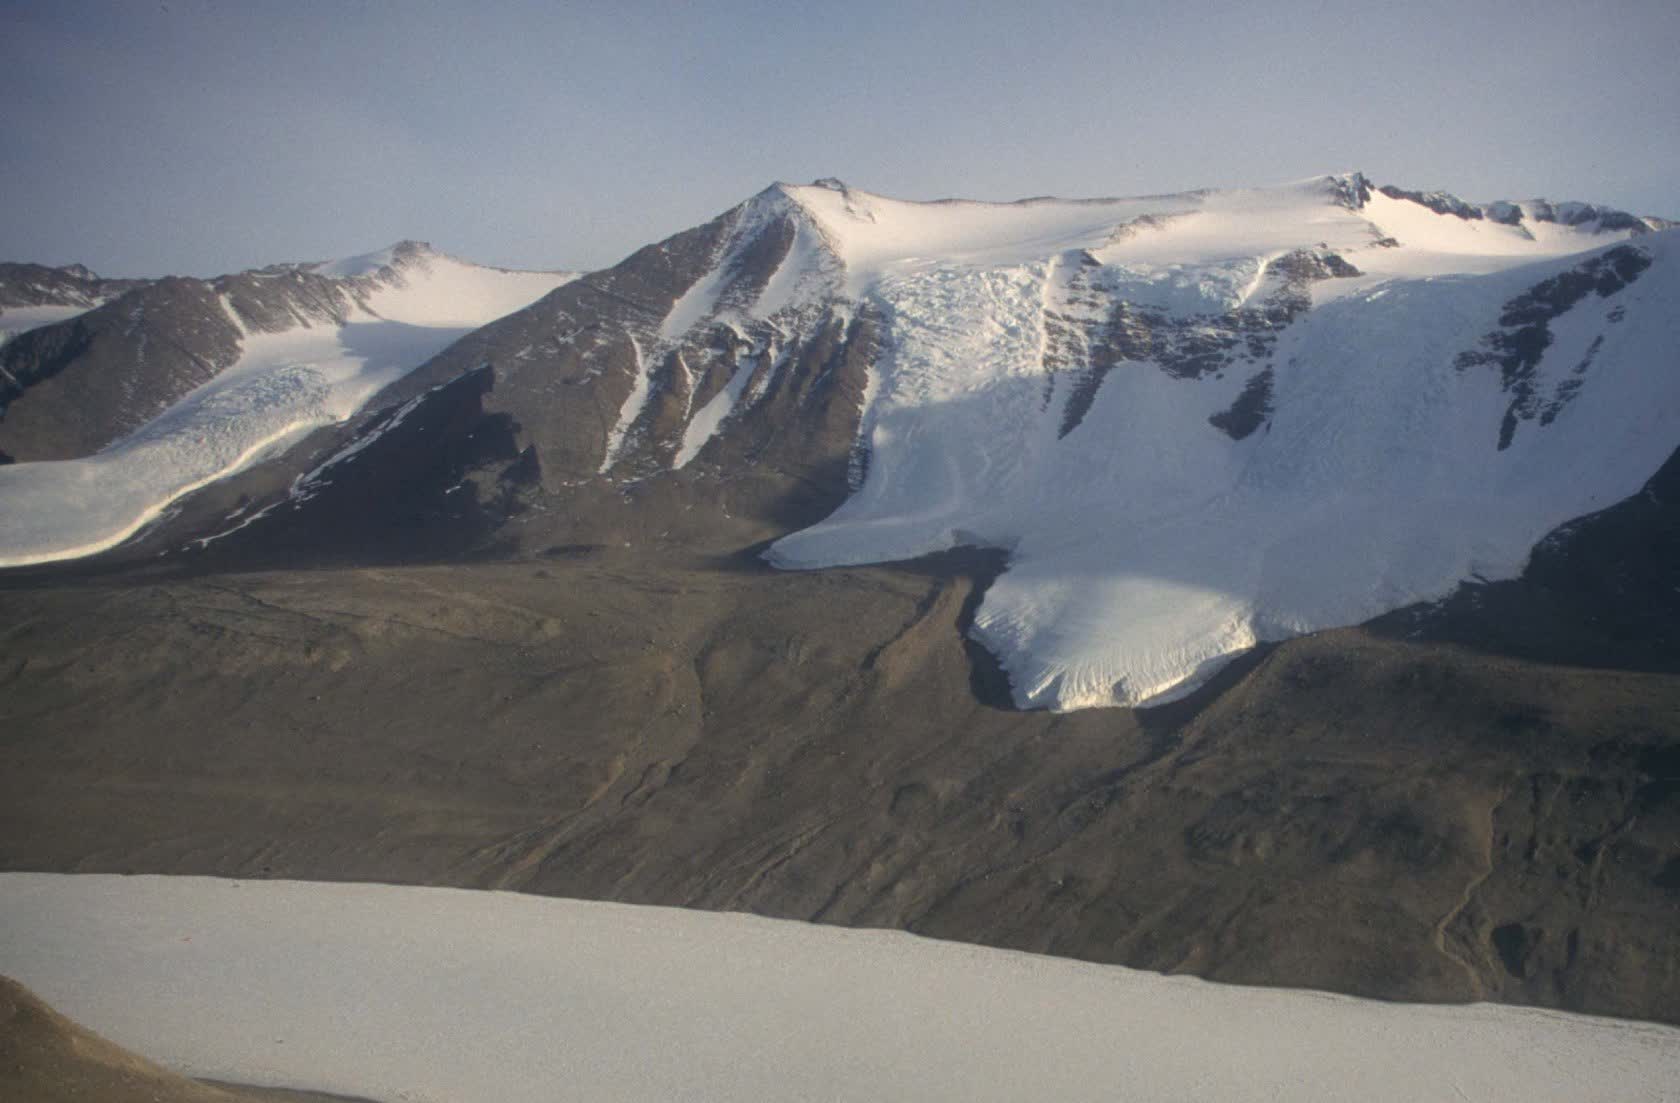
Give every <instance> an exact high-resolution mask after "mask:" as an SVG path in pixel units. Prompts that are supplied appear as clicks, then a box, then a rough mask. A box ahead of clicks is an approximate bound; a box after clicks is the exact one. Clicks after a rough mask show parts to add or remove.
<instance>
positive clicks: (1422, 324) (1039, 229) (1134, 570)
mask: <svg viewBox="0 0 1680 1103" xmlns="http://www.w3.org/2000/svg"><path fill="white" fill-rule="evenodd" d="M1338 183H1339V182H1338V181H1335V180H1325V179H1323V178H1320V179H1317V180H1311V181H1304V182H1302V183H1300V184H1295V185H1289V186H1285V187H1280V188H1272V189H1263V190H1256V191H1245V192H1225V193H1198V194H1194V195H1190V196H1179V197H1168V198H1166V199H1160V200H1129V201H1113V202H1109V201H1102V202H1093V203H1062V202H1055V201H1034V202H1029V203H1022V204H972V203H943V204H914V203H904V202H900V201H896V200H888V199H883V198H881V197H877V196H868V195H865V194H863V193H858V192H855V191H846V192H836V191H833V190H830V189H826V188H802V189H792V190H791V193H792V194H793V195H794V196H795V198H796V199H797V200H798V201H799V202H800V203H802V204H803V205H805V206H806V208H807V209H808V210H810V211H811V212H813V214H814V216H815V218H816V220H817V221H818V223H819V224H820V225H821V227H822V229H823V233H824V236H825V238H826V240H827V241H828V242H829V243H830V244H831V246H832V247H833V248H834V249H835V251H836V252H837V254H838V255H839V256H840V258H841V259H842V261H843V262H844V264H845V266H846V286H847V288H848V289H849V291H850V292H851V293H852V294H854V295H856V296H857V297H859V298H860V299H865V300H868V301H870V302H872V303H873V304H874V306H875V307H876V308H877V309H878V313H879V315H880V317H881V318H882V319H883V325H884V328H885V333H884V336H883V345H884V351H883V353H882V356H881V358H880V360H879V362H878V363H877V364H876V365H875V373H876V378H875V380H874V381H873V387H872V390H873V394H872V397H871V398H870V400H869V408H868V409H867V410H866V411H865V412H864V416H863V420H862V425H863V426H864V433H865V441H864V443H865V444H866V446H867V448H868V451H869V464H868V474H867V478H866V479H865V481H864V482H863V485H862V486H861V487H860V488H859V489H858V490H857V492H856V493H855V494H854V495H853V496H852V497H851V498H850V499H849V500H848V501H846V502H845V503H844V504H843V505H842V506H841V507H840V508H839V509H838V510H837V511H836V512H835V513H834V514H833V515H832V516H830V517H829V518H827V519H826V520H824V521H823V522H821V523H819V524H817V525H814V526H812V527H810V528H808V529H805V530H803V531H801V532H798V533H795V534H793V535H791V536H788V537H786V538H784V539H782V540H781V541H779V542H778V543H777V544H776V545H775V546H774V547H773V548H772V550H771V552H770V553H769V558H770V560H771V562H773V563H775V564H776V565H778V566H781V567H789V568H809V567H822V566H831V565H841V564H859V563H869V562H882V561H890V560H897V559H905V558H910V557H914V556H919V555H924V554H927V553H930V552H935V551H940V550H944V549H946V548H949V547H952V546H954V545H958V544H983V545H988V546H994V547H999V548H1003V549H1007V550H1008V551H1009V553H1010V558H1009V567H1008V570H1007V571H1006V572H1005V573H1004V574H1003V575H1002V576H1001V577H1000V578H999V579H998V580H997V581H996V582H995V583H994V584H993V585H992V587H991V589H990V590H989V591H988V593H987V595H986V597H985V600H984V602H983V604H982V605H981V607H980V609H979V610H978V613H977V615H976V617H975V621H974V633H975V635H976V636H977V637H978V638H979V639H980V641H981V642H983V643H984V644H985V645H986V646H987V647H988V648H989V649H990V650H992V651H993V652H994V653H995V654H996V655H997V656H998V658H999V659H1000V661H1001V662H1002V663H1003V665H1004V667H1005V669H1006V670H1007V672H1008V673H1009V676H1010V680H1011V684H1012V686H1013V690H1014V695H1015V699H1016V701H1017V703H1018V704H1020V705H1022V706H1024V707H1048V708H1053V709H1074V708H1083V707H1090V706H1101V705H1146V704H1156V703H1161V702H1163V701H1166V700H1170V699H1172V698H1174V697H1176V696H1180V695H1182V694H1184V693H1186V692H1188V691H1189V690H1191V689H1193V688H1194V687H1195V686H1196V685H1198V684H1200V683H1201V682H1203V681H1205V680H1206V679H1207V678H1208V677H1209V676H1211V675H1212V674H1213V673H1214V672H1216V671H1217V670H1218V669H1219V668H1220V667H1221V666H1222V665H1224V664H1225V663H1226V662H1228V661H1229V660H1230V659H1231V658H1233V657H1235V656H1236V655H1238V654H1240V653H1241V652H1243V651H1244V650H1246V649H1248V648H1250V647H1252V646H1254V645H1255V644H1256V643H1257V642H1260V641H1265V640H1279V639H1284V638H1288V637H1290V636H1296V635H1301V634H1304V633H1308V632H1313V631H1316V630H1319V629H1323V628H1328V627H1333V626H1340V625H1348V624H1355V623H1359V622H1361V621H1364V620H1367V619H1369V618H1371V617H1373V616H1375V615H1378V614H1381V613H1383V612H1386V611H1388V610H1392V609H1395V608H1398V607H1400V606H1403V605H1406V604H1410V603H1412V602H1416V601H1421V600H1430V599H1435V598H1438V597H1441V596H1443V595H1445V594H1446V593H1448V592H1450V591H1451V590H1452V589H1453V588H1454V587H1455V586H1456V585H1457V584H1458V583H1459V582H1460V581H1461V580H1465V579H1469V578H1472V577H1480V578H1484V579H1498V578H1507V577H1512V576H1514V575H1516V574H1518V573H1520V571H1521V570H1522V568H1523V566H1524V564H1525V563H1526V561H1527V557H1528V554H1529V551H1530V550H1531V549H1532V547H1533V546H1534V544H1535V543H1536V542H1537V541H1538V540H1540V539H1541V538H1542V537H1544V536H1545V534H1546V533H1547V532H1548V531H1550V530H1551V529H1552V528H1554V527H1556V526H1557V525H1559V524H1561V523H1563V522H1565V521H1567V520H1570V519H1571V518H1574V517H1578V516H1580V515H1582V514H1585V513H1589V512H1592V511H1594V510H1597V509H1601V508H1604V507H1606V506H1608V505H1611V504H1613V503H1614V502H1616V501H1618V500H1620V499H1622V498H1624V497H1627V496H1629V495H1631V494H1633V493H1636V492H1637V491H1638V490H1639V488H1640V486H1641V485H1642V484H1643V483H1644V481H1645V480H1646V479H1648V478H1649V477H1650V475H1651V474H1652V473H1653V472H1655V471H1656V469H1657V468H1658V467H1659V466H1660V465H1661V464H1662V462H1663V460H1664V459H1666V458H1667V456H1668V455H1669V453H1670V452H1671V451H1672V450H1673V448H1674V446H1675V444H1676V442H1677V441H1680V373H1676V372H1674V371H1672V370H1670V369H1671V368H1672V350H1673V349H1674V348H1676V347H1680V311H1677V310H1676V309H1675V304H1676V303H1680V273H1677V267H1676V266H1677V264H1680V259H1677V258H1676V256H1675V253H1676V249H1677V243H1676V240H1675V234H1674V233H1673V232H1672V231H1669V232H1661V233H1650V234H1645V235H1642V236H1641V237H1640V238H1639V239H1638V248H1639V249H1640V250H1642V252H1643V254H1644V255H1645V256H1646V257H1648V258H1649V259H1650V260H1651V262H1652V263H1651V264H1650V266H1649V268H1648V269H1647V270H1645V271H1644V272H1643V273H1642V274H1640V275H1639V277H1638V278H1637V279H1635V280H1634V281H1633V282H1632V283H1631V284H1629V285H1628V286H1626V287H1623V288H1620V289H1619V290H1616V291H1614V292H1613V293H1610V294H1608V295H1601V294H1598V293H1589V294H1587V295H1586V296H1585V297H1584V298H1582V299H1581V300H1580V301H1578V302H1577V303H1575V304H1574V305H1573V307H1572V308H1570V309H1568V310H1567V311H1565V312H1564V313H1562V314H1560V315H1559V316H1558V317H1556V318H1554V319H1553V320H1551V321H1550V323H1549V331H1550V337H1551V341H1550V344H1549V346H1548V347H1547V348H1546V350H1545V353H1544V356H1543V357H1542V359H1541V360H1540V363H1539V365H1538V368H1537V370H1536V375H1535V386H1536V388H1537V389H1538V390H1539V391H1541V392H1544V393H1546V394H1562V393H1566V392H1572V393H1571V394H1570V397H1571V398H1572V401H1569V402H1568V403H1567V404H1566V405H1564V406H1562V408H1561V410H1560V412H1558V413H1557V414H1556V415H1555V418H1554V420H1552V421H1551V422H1550V423H1549V424H1544V425H1541V424H1539V423H1536V422H1525V423H1523V424H1522V425H1521V426H1520V427H1519V429H1518V431H1517V432H1516V434H1515V436H1514V439H1512V440H1511V441H1510V444H1509V446H1508V447H1505V448H1501V447H1500V446H1499V442H1500V438H1501V422H1502V419H1504V418H1505V417H1506V413H1507V410H1508V409H1509V408H1510V406H1511V404H1512V400H1513V399H1512V394H1511V392H1510V391H1508V390H1507V389H1506V388H1505V385H1504V383H1503V382H1502V379H1501V373H1500V369H1499V367H1498V366H1497V365H1494V366H1489V365H1486V364H1478V365H1473V366H1468V367H1467V366H1465V365H1464V364H1462V363H1461V362H1460V359H1459V358H1460V354H1462V353H1464V352H1466V351H1467V350H1473V349H1476V348H1478V347H1479V343H1480V342H1481V341H1482V340H1483V339H1484V337H1485V336H1486V335H1487V334H1489V333H1490V332H1492V331H1496V330H1498V329H1499V328H1500V325H1501V316H1502V313H1503V311H1504V306H1505V304H1507V303H1508V302H1510V301H1511V300H1513V299H1515V298H1517V297H1518V296H1521V295H1523V294H1524V293H1525V292H1526V291H1528V290H1529V289H1530V288H1532V287H1534V286H1535V285H1537V284H1540V283H1542V282H1543V281H1545V280H1547V279H1549V278H1551V277H1554V276H1556V275H1558V274H1559V273H1560V272H1564V271H1566V270H1568V269H1570V268H1572V267H1574V266H1576V265H1579V264H1581V263H1582V262H1583V261H1585V260H1588V259H1590V256H1591V255H1592V253H1593V252H1594V251H1597V252H1598V253H1603V252H1604V251H1606V250H1607V249H1609V248H1614V247H1615V246H1616V245H1617V244H1618V243H1620V242H1621V241H1622V240H1623V239H1624V238H1625V237H1626V236H1627V235H1626V233H1617V232H1595V229H1596V224H1594V225H1592V226H1587V227H1585V228H1582V227H1570V226H1565V225H1562V224H1559V223H1537V224H1536V226H1537V227H1538V232H1536V231H1535V228H1534V227H1528V226H1513V225H1505V224H1501V223H1499V222H1496V221H1492V220H1485V219H1484V220H1466V219H1463V218H1458V217H1454V216H1452V215H1443V214H1440V213H1437V212H1435V211H1432V210H1429V209H1427V208H1425V207H1423V206H1421V205H1419V204H1417V203H1415V202H1410V201H1407V200H1402V199H1393V198H1390V197H1388V196H1385V195H1382V194H1381V193H1374V194H1372V195H1371V197H1370V199H1369V200H1368V201H1366V202H1365V203H1364V204H1363V205H1362V206H1359V207H1358V208H1357V209H1356V208H1355V207H1354V206H1351V205H1347V204H1344V203H1340V202H1337V201H1336V196H1337V194H1338V187H1337V186H1336V185H1337V184H1338ZM1396 242H1398V244H1396ZM1301 251H1306V252H1308V253H1311V254H1312V255H1314V256H1317V257H1323V256H1327V255H1334V256H1335V257H1337V258H1340V260H1342V261H1345V262H1346V263H1347V264H1348V265H1351V266H1352V268H1351V269H1348V270H1347V271H1348V274H1345V275H1343V276H1341V277H1338V278H1320V279H1315V280H1313V281H1311V282H1310V284H1309V285H1307V286H1306V288H1305V289H1304V290H1300V286H1299V283H1298V281H1297V283H1296V285H1295V286H1296V287H1297V290H1299V291H1300V294H1301V295H1302V296H1303V299H1302V301H1301V307H1300V309H1299V310H1297V311H1296V312H1295V313H1293V314H1292V315H1290V316H1289V317H1288V319H1287V320H1286V321H1284V322H1282V323H1280V324H1278V325H1277V326H1275V327H1274V328H1273V329H1272V330H1271V331H1269V335H1270V338H1271V341H1270V344H1268V345H1265V346H1263V347H1258V348H1244V347H1242V346H1241V345H1240V344H1239V345H1238V347H1236V348H1235V349H1234V350H1233V351H1231V352H1230V354H1229V355H1225V356H1223V357H1222V358H1219V359H1217V360H1216V361H1215V363H1216V364H1217V369H1216V370H1205V371H1204V370H1200V369H1197V370H1182V368H1181V367H1175V366H1174V365H1172V364H1163V363H1161V362H1159V361H1158V359H1157V358H1156V357H1155V354H1154V353H1153V352H1152V351H1151V349H1152V348H1159V347H1160V346H1159V345H1155V346H1151V345H1150V344H1149V343H1148V340H1147V339H1139V340H1133V341H1132V342H1131V343H1130V344H1123V345H1122V349H1121V351H1123V352H1126V353H1127V354H1128V355H1130V356H1133V357H1136V358H1134V359H1124V358H1122V359H1120V360H1119V361H1117V362H1115V363H1113V364H1111V365H1108V366H1107V369H1106V372H1105V373H1104V374H1102V375H1101V377H1100V378H1099V379H1097V380H1096V384H1095V389H1094V397H1092V396H1091V393H1090V386H1091V384H1090V379H1089V378H1086V379H1085V381H1084V383H1083V384H1082V383H1081V382H1080V380H1079V379H1075V378H1070V374H1072V373H1070V372H1069V371H1068V370H1067V369H1066V365H1063V370H1062V371H1060V372H1059V373H1058V372H1057V371H1055V370H1054V365H1053V364H1052V363H1051V359H1052V358H1050V357H1048V356H1047V355H1046V352H1047V349H1049V348H1050V347H1051V346H1052V345H1053V344H1054V343H1055V340H1056V339H1057V335H1058V334H1060V335H1061V336H1062V337H1064V338H1065V337H1066V334H1067V332H1069V331H1070V325H1071V327H1072V331H1073V332H1075V335H1076V338H1077V340H1076V341H1075V343H1076V344H1077V343H1078V342H1079V341H1085V340H1087V337H1088V335H1089V333H1090V332H1094V331H1093V330H1091V329H1090V328H1089V325H1086V328H1084V329H1081V328H1079V325H1084V324H1086V323H1089V324H1090V325H1101V324H1103V319H1104V318H1106V317H1107V316H1108V312H1109V311H1111V310H1112V309H1113V306H1114V304H1115V303H1116V302H1124V303H1125V304H1127V307H1128V309H1131V310H1133V312H1134V313H1133V315H1132V317H1133V318H1134V320H1135V319H1137V318H1142V319H1143V320H1142V322H1141V323H1139V324H1141V325H1142V326H1143V330H1142V331H1141V332H1143V333H1145V335H1146V336H1147V333H1148V331H1149V330H1150V328H1151V327H1153V328H1154V329H1158V330H1159V329H1171V330H1172V331H1173V332H1175V333H1176V334H1177V335H1178V338H1179V339H1181V340H1185V341H1190V340H1194V339H1197V338H1198V337H1205V338H1206V339H1207V340H1210V341H1216V340H1217V339H1218V337H1219V333H1220V331H1219V328H1218V319H1219V318H1220V317H1221V316H1224V315H1228V314H1229V312H1231V311H1234V310H1238V309H1239V308H1241V309H1245V310H1256V311H1257V310H1262V309H1264V308H1265V307H1266V304H1267V302H1268V301H1270V297H1271V296H1273V295H1275V294H1277V293H1279V292H1280V290H1282V289H1284V288H1285V287H1286V285H1288V284H1289V279H1288V275H1287V274H1288V273H1289V272H1290V270H1291V269H1290V266H1289V262H1288V258H1290V257H1291V256H1293V255H1295V254H1297V253H1299V252H1301ZM1354 270H1357V271H1356V272H1355V271H1354ZM1076 277H1077V279H1078V280H1079V281H1080V287H1082V288H1083V289H1084V290H1083V291H1082V292H1081V291H1080V290H1079V288H1076V287H1075V284H1074V280H1075V278H1076ZM1092 288H1095V289H1098V291H1100V295H1096V296H1095V297H1093V294H1094V293H1093V292H1092V291H1091V290H1090V289H1092ZM1308 307H1310V309H1309V308H1308ZM1140 311H1141V312H1142V313H1141V314H1140V313H1138V312H1140ZM1069 319H1072V320H1073V323H1078V324H1073V323H1070V322H1069ZM1052 330H1055V332H1052ZM1081 335H1083V336H1081ZM1595 342H1596V344H1595ZM1583 362H1589V363H1590V366H1589V367H1588V368H1584V369H1583V368H1580V365H1582V364H1583ZM1169 369H1172V370H1169ZM1262 373H1267V374H1266V375H1265V378H1264V379H1259V377H1260V376H1261V374H1262ZM1572 378H1573V379H1578V380H1579V383H1578V384H1570V383H1569V382H1568V381H1569V380H1571V379H1572ZM1257 380H1258V382H1257ZM1251 384H1254V385H1256V386H1260V385H1262V384H1263V385H1264V388H1265V389H1266V390H1267V392H1268V393H1267V400H1268V401H1267V407H1268V408H1267V410H1266V413H1265V416H1264V419H1263V423H1262V424H1260V425H1259V427H1258V428H1257V429H1256V430H1255V431H1252V432H1249V433H1247V434H1232V433H1228V432H1226V431H1224V430H1222V429H1221V428H1220V427H1219V426H1218V425H1216V424H1214V423H1212V422H1210V420H1209V419H1210V418H1212V417H1214V416H1215V415H1218V414H1220V413H1221V412H1222V411H1228V410H1230V409H1231V408H1232V406H1233V403H1235V402H1236V401H1237V400H1238V398H1239V396H1240V395H1242V394H1243V392H1244V389H1245V387H1248V386H1250V385H1251ZM1081 385H1083V386H1085V387H1086V388H1087V390H1086V394H1085V396H1084V399H1083V401H1088V402H1089V408H1088V409H1087V410H1085V412H1084V413H1083V416H1082V418H1080V419H1078V420H1077V426H1076V427H1075V428H1073V429H1072V430H1071V431H1068V430H1067V425H1066V423H1065V421H1066V418H1065V415H1066V413H1067V411H1068V409H1069V403H1070V402H1071V401H1073V392H1074V390H1075V388H1076V387H1079V386H1081ZM1063 433H1065V435H1061V434H1063ZM1239 437H1240V439H1238V438H1239Z"/></svg>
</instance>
